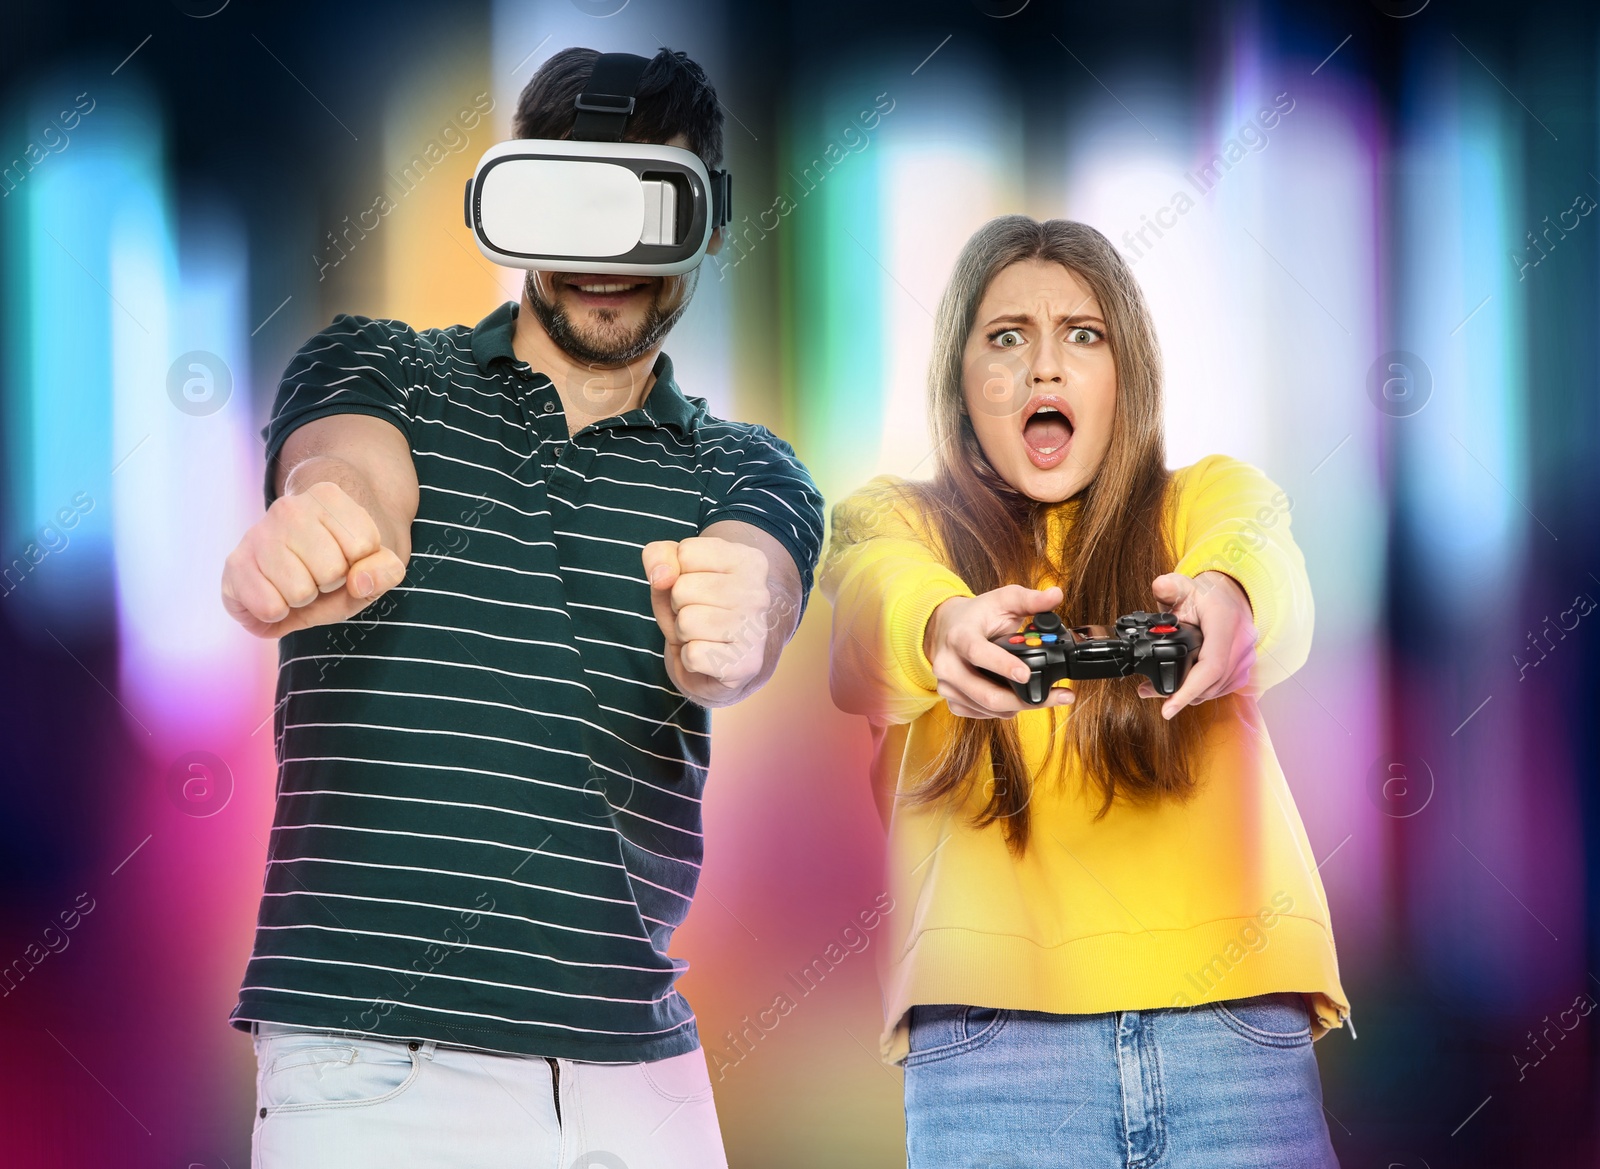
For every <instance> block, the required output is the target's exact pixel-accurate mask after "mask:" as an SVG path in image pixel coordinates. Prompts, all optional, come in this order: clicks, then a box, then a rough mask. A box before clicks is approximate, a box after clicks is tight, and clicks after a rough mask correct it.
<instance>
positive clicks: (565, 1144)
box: [250, 1023, 728, 1169]
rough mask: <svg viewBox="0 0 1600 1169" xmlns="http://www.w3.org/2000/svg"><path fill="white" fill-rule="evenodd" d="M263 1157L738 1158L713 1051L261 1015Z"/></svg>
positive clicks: (702, 1167)
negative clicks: (481, 1039)
mask: <svg viewBox="0 0 1600 1169" xmlns="http://www.w3.org/2000/svg"><path fill="white" fill-rule="evenodd" d="M255 1050H256V1068H257V1071H256V1121H255V1133H254V1136H253V1138H252V1140H251V1146H250V1163H251V1165H252V1167H253V1169H333V1167H334V1166H338V1167H340V1169H365V1167H367V1166H374V1167H378V1166H381V1167H382V1169H434V1167H435V1166H438V1167H441V1169H442V1167H445V1166H448V1167H449V1169H726V1167H727V1163H728V1162H727V1157H726V1155H725V1154H724V1152H723V1149H722V1134H721V1131H720V1130H719V1129H718V1128H717V1112H716V1106H715V1104H713V1102H712V1099H711V1078H710V1076H709V1075H708V1074H707V1073H706V1060H705V1053H704V1052H703V1051H701V1050H699V1049H696V1050H694V1051H691V1052H686V1053H685V1054H683V1055H676V1056H672V1057H670V1058H668V1059H662V1060H655V1061H652V1062H650V1063H631V1064H601V1063H579V1062H576V1061H574V1060H569V1059H557V1060H554V1061H552V1060H548V1059H545V1058H543V1057H540V1056H520V1055H496V1054H491V1053H488V1052H481V1051H475V1050H472V1049H470V1048H465V1047H452V1046H447V1045H443V1044H436V1043H434V1042H432V1041H422V1040H418V1041H413V1042H409V1043H408V1042H406V1041H403V1040H401V1041H392V1040H385V1039H371V1038H366V1037H362V1036H356V1035H351V1034H349V1033H346V1032H338V1031H314V1030H308V1029H305V1028H299V1027H283V1026H279V1025H278V1024H275V1023H258V1024H256V1035H255Z"/></svg>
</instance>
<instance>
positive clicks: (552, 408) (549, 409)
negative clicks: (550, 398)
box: [544, 402, 556, 414]
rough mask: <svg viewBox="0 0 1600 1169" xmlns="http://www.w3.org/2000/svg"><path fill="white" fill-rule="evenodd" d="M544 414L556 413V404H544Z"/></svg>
mask: <svg viewBox="0 0 1600 1169" xmlns="http://www.w3.org/2000/svg"><path fill="white" fill-rule="evenodd" d="M544 412H545V413H546V414H554V413H555V412H556V404H555V403H554V402H546V403H545V404H544Z"/></svg>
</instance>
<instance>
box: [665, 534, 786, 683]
mask: <svg viewBox="0 0 1600 1169" xmlns="http://www.w3.org/2000/svg"><path fill="white" fill-rule="evenodd" d="M643 559H644V574H645V578H646V579H647V580H648V581H649V582H650V604H651V607H652V608H653V609H654V610H655V617H656V624H658V625H660V626H661V632H662V633H663V634H665V635H666V639H667V676H668V677H669V678H671V679H672V682H673V685H675V686H677V688H678V689H679V690H681V691H682V692H683V693H684V694H685V695H686V696H688V697H689V698H692V699H695V700H697V701H700V702H702V703H704V704H707V705H722V704H723V703H725V702H726V701H728V699H729V698H730V697H731V696H733V695H735V694H736V693H737V692H738V691H740V690H742V689H743V688H744V686H745V685H746V684H747V683H749V682H750V681H751V680H753V679H754V678H756V677H757V676H759V675H760V674H761V671H762V667H763V666H764V665H765V664H766V652H767V634H768V632H769V627H770V624H771V620H770V615H769V614H770V610H771V608H772V592H771V590H770V589H769V588H768V586H767V573H768V571H769V568H770V566H769V564H768V562H767V557H766V554H765V553H764V552H762V551H761V550H760V549H759V548H752V547H750V546H749V545H748V544H736V543H734V542H733V541H731V540H723V539H719V538H718V537H716V536H691V537H690V538H689V539H687V540H678V541H673V540H657V541H656V542H655V543H653V544H646V545H645V547H644V556H643Z"/></svg>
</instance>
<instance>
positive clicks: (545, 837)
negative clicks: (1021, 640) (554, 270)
mask: <svg viewBox="0 0 1600 1169" xmlns="http://www.w3.org/2000/svg"><path fill="white" fill-rule="evenodd" d="M516 310H517V306H516V305H515V304H514V303H507V304H504V305H502V306H501V307H500V308H498V309H496V310H495V311H494V312H492V313H490V314H489V316H487V317H485V318H484V320H483V321H481V322H480V323H479V324H478V325H477V327H476V328H468V327H467V326H465V325H457V326H452V327H451V328H448V329H426V330H423V331H421V332H418V331H416V330H414V329H412V328H410V327H409V326H407V325H404V324H401V323H400V322H398V321H387V320H370V319H368V318H365V317H359V316H345V315H341V316H339V317H336V318H335V319H334V321H333V323H332V324H331V325H330V326H329V327H328V328H327V329H325V330H323V331H322V332H321V333H319V334H317V336H315V337H313V338H312V339H311V340H310V341H309V342H308V343H307V344H306V345H305V346H304V347H303V348H302V349H301V350H300V352H299V353H298V354H297V355H296V356H295V358H294V359H293V361H291V362H290V364H289V368H288V370H287V371H286V372H285V374H284V377H283V382H282V385H281V386H280V388H279V391H278V396H277V401H276V404H275V406H274V409H273V414H272V421H271V422H270V423H269V425H268V426H267V428H266V430H265V431H264V437H265V439H266V444H267V459H268V466H269V472H268V485H267V495H268V500H269V502H270V500H271V498H272V485H271V472H270V467H271V465H272V462H273V460H274V459H275V458H276V456H277V454H278V451H279V449H280V448H281V446H282V445H283V441H284V439H285V438H286V437H287V436H288V435H289V433H290V432H291V431H293V430H294V429H295V428H296V427H297V426H300V425H303V424H304V423H306V422H309V421H311V420H312V419H315V418H321V417H324V416H326V415H330V414H342V413H360V414H371V415H373V416H375V417H378V418H383V419H386V420H387V421H389V422H392V423H393V424H394V425H395V426H396V427H398V428H399V429H400V430H401V431H402V432H403V433H404V434H405V435H406V437H407V439H408V440H409V441H410V444H411V450H412V455H413V458H414V461H415V463H416V467H417V478H418V481H419V483H420V487H421V493H420V495H421V498H420V503H419V505H418V509H417V518H416V521H415V523H414V525H413V526H412V529H411V540H412V552H411V560H410V563H409V566H408V568H407V572H406V577H405V580H404V581H403V582H402V583H401V584H400V585H399V586H398V587H397V588H395V589H393V590H391V591H390V592H389V593H387V594H385V595H384V596H383V597H381V598H380V599H379V600H378V601H377V602H375V603H374V604H373V605H372V606H370V607H369V608H368V609H367V610H366V611H365V612H364V613H362V614H360V615H359V616H357V617H356V618H354V619H352V620H350V621H345V622H341V623H339V624H337V625H331V626H322V627H319V628H315V629H307V630H303V631H300V632H297V633H291V634H289V635H287V636H286V637H284V638H283V639H282V641H281V642H280V652H279V663H280V664H279V673H278V689H277V706H276V711H275V717H274V727H275V732H276V742H277V754H278V764H279V770H278V788H277V810H276V814H275V817H274V821H273V828H272V838H271V844H270V848H269V850H268V858H267V871H266V880H265V886H264V890H263V896H262V900H261V910H260V915H259V919H258V924H257V931H256V939H255V947H254V951H253V953H252V955H251V958H250V963H249V966H248V968H247V969H246V971H245V976H244V985H243V987H242V989H241V991H240V995H239V1003H238V1005H237V1006H236V1007H235V1008H234V1011H233V1014H232V1016H231V1020H232V1022H233V1023H234V1025H235V1026H237V1027H240V1028H241V1029H243V1028H248V1026H249V1024H250V1021H251V1020H270V1021H273V1022H278V1023H289V1024H298V1025H301V1026H309V1027H328V1028H335V1029H341V1030H346V1029H348V1030H357V1031H363V1032H369V1033H374V1034H379V1035H384V1036H388V1037H395V1038H421V1039H435V1040H438V1041H439V1042H444V1043H458V1044H466V1045H470V1046H473V1047H480V1048H485V1049H488V1050H493V1051H503V1052H515V1053H522V1054H528V1055H548V1056H559V1057H564V1058H569V1059H582V1060H596V1061H633V1060H648V1059H660V1058H664V1057H667V1056H671V1055H676V1054H679V1053H682V1052H685V1051H691V1050H693V1049H694V1048H695V1047H696V1046H697V1045H698V1042H699V1039H698V1036H697V1033H696V1030H695V1021H694V1014H693V1012H692V1011H691V1010H690V1009H689V1005H688V1003H686V1002H685V1001H684V999H683V997H682V996H681V995H679V994H678V992H677V990H676V989H675V987H674V983H675V982H676V980H677V978H678V976H679V975H680V974H681V973H682V972H683V970H684V969H685V967H686V965H687V964H686V963H685V962H684V961H683V960H682V959H680V958H674V957H670V956H669V954H668V949H669V946H670V944H671V941H672V934H673V931H674V930H675V929H676V928H677V926H678V925H679V924H680V923H681V922H682V921H683V919H684V916H685V914H686V913H687V912H688V909H689V902H690V898H691V897H693V895H694V891H695V885H696V881H697V878H698V876H699V872H700V863H701V857H702V838H701V815H700V799H701V792H702V788H703V786H704V783H705V777H706V768H707V764H708V762H709V755H710V728H711V723H710V713H709V712H708V711H707V710H706V709H704V708H703V707H700V706H698V705H696V704H695V703H693V702H689V701H687V700H685V698H684V696H683V695H682V694H681V693H679V691H678V690H677V689H676V688H675V687H674V686H673V685H672V683H671V681H669V679H668V677H667V673H666V667H665V663H664V658H663V638H662V634H661V630H660V628H659V627H658V626H657V625H656V622H655V618H654V617H653V616H652V614H651V607H650V596H649V586H648V584H647V583H646V581H645V578H644V569H643V567H642V565H641V563H640V551H641V549H642V548H643V547H644V545H645V544H647V543H649V542H650V541H652V540H681V539H684V538H686V537H689V536H693V535H696V534H697V533H699V532H700V531H702V530H703V529H705V528H706V527H707V525H709V524H711V523H714V522H716V521H718V520H741V521H743V522H746V523H750V524H754V525H756V526H757V527H760V528H762V529H763V530H765V531H767V532H769V533H771V534H772V535H773V536H774V537H776V538H777V539H778V540H779V541H780V542H781V543H782V544H783V546H784V547H785V548H787V549H788V550H789V553H790V555H791V556H793V557H794V561H795V564H796V565H797V566H798V567H799V569H800V573H801V577H802V580H803V583H804V586H805V589H806V591H807V592H808V593H809V591H810V587H811V573H812V568H813V566H814V564H815V562H816V558H817V554H818V551H819V545H820V542H821V533H822V508H821V504H822V501H821V498H820V496H818V494H817V491H816V488H815V487H814V486H813V485H812V482H811V479H810V477H809V475H808V474H807V473H806V470H805V468H804V467H803V466H801V464H800V463H799V461H798V460H797V459H796V458H795V456H794V452H793V451H792V450H791V449H790V448H789V446H788V445H787V444H785V443H784V442H782V441H781V440H780V439H778V438H776V437H774V436H773V435H772V434H771V433H770V432H769V431H767V430H765V429H763V428H762V427H759V426H751V425H745V424H741V423H734V422H724V421H721V420H720V419H717V418H713V417H712V416H711V415H710V414H709V413H708V411H707V408H706V404H705V403H704V402H703V401H701V400H699V399H693V398H685V397H684V396H683V394H682V393H680V391H679V390H678V387H677V385H676V384H675V383H674V381H673V377H672V365H671V363H670V362H669V361H668V359H667V357H666V356H665V355H664V354H663V355H662V356H661V357H660V358H659V360H658V361H657V363H656V367H655V377H656V380H655V383H654V385H653V386H652V388H651V390H650V393H649V396H648V397H647V399H646V401H645V403H644V405H643V406H642V407H641V408H640V409H637V410H633V411H631V412H629V413H627V414H623V415H620V416H618V417H613V418H607V419H604V420H603V421H601V422H598V423H596V424H594V425H593V426H590V427H586V428H585V429H584V430H582V431H580V432H579V433H577V434H576V435H571V436H569V435H568V434H567V427H566V417H565V414H564V412H563V410H562V407H561V400H560V397H559V395H558V394H557V393H556V389H555V387H554V386H553V385H552V383H551V381H550V379H549V378H548V377H546V376H545V375H543V374H540V373H537V372H535V371H534V370H532V369H530V368H529V367H528V366H527V365H526V364H525V363H523V362H521V361H519V360H518V359H517V357H516V356H515V354H514V352H513V351H512V346H511V338H512V330H513V327H514V322H515V319H516Z"/></svg>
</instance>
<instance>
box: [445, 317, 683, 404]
mask: <svg viewBox="0 0 1600 1169" xmlns="http://www.w3.org/2000/svg"><path fill="white" fill-rule="evenodd" d="M520 307H521V306H520V305H519V304H518V303H517V302H516V301H514V300H508V301H506V302H505V303H504V304H501V305H499V306H498V307H497V308H495V310H494V311H493V312H491V313H490V314H489V315H488V316H486V317H484V318H483V320H481V321H479V322H478V323H477V324H476V325H475V326H474V327H473V329H472V359H473V360H474V361H476V362H477V363H478V368H479V369H481V370H483V371H484V372H485V373H489V372H491V366H493V365H494V363H495V362H497V361H509V362H511V363H512V364H514V365H519V364H522V362H521V359H520V358H518V357H517V354H516V351H515V350H514V349H513V348H512V346H511V339H512V337H513V336H514V335H515V331H516V327H517V312H518V309H519V308H520ZM653 372H654V373H655V378H656V380H655V383H654V384H653V385H652V386H651V387H650V393H649V395H648V396H647V397H646V398H645V400H644V405H643V406H641V407H640V408H639V409H638V410H636V411H632V412H631V413H633V414H642V415H643V416H644V417H645V418H647V419H649V420H650V421H651V422H653V423H655V424H656V425H658V426H670V427H673V428H674V429H676V430H678V431H680V432H682V433H684V434H688V433H689V432H690V431H691V430H693V429H694V424H695V421H696V419H697V418H698V416H699V413H700V411H699V408H698V407H697V406H696V405H695V404H694V403H692V402H690V401H689V399H688V398H686V397H684V396H683V391H682V390H680V389H679V388H678V382H677V379H676V378H674V377H673V376H672V359H671V358H670V357H668V356H667V355H666V354H665V353H659V354H657V355H656V364H655V367H654V370H653ZM546 376H548V375H546ZM625 417H626V416H625Z"/></svg>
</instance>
